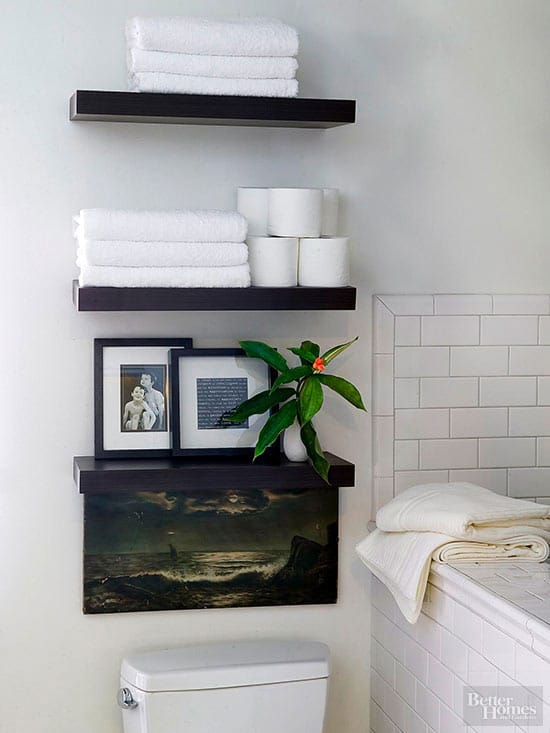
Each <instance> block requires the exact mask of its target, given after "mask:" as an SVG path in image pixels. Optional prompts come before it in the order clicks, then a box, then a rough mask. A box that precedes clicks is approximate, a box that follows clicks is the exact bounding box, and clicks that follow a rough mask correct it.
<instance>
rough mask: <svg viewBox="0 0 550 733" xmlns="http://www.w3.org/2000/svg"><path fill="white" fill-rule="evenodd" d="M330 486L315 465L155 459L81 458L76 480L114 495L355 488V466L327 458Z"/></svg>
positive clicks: (85, 489)
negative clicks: (195, 491) (156, 492)
mask: <svg viewBox="0 0 550 733" xmlns="http://www.w3.org/2000/svg"><path fill="white" fill-rule="evenodd" d="M326 457H327V459H328V461H329V463H330V473H329V478H330V486H328V485H327V484H326V483H325V482H324V481H323V479H322V478H320V476H318V475H317V474H316V473H315V471H314V470H313V469H312V467H311V466H310V465H309V463H291V462H290V461H287V460H286V459H285V458H284V457H282V460H281V463H280V464H269V463H252V462H251V461H249V460H247V461H244V460H242V459H233V458H217V459H215V460H207V459H203V460H199V459H192V460H187V459H175V458H167V459H161V458H153V459H150V460H145V459H144V460H135V459H134V460H101V461H99V460H96V459H95V458H94V457H93V456H76V458H75V459H74V465H73V474H74V480H75V483H76V485H77V486H78V490H79V491H80V493H81V494H104V493H109V492H114V491H186V490H195V489H201V490H202V489H207V490H208V489H212V490H215V489H236V488H238V489H303V488H311V489H313V488H317V487H318V488H331V487H332V488H336V487H343V486H353V485H354V482H355V466H354V465H353V463H349V462H348V461H345V460H344V459H343V458H338V456H334V455H332V453H326Z"/></svg>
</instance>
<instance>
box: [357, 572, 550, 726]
mask: <svg viewBox="0 0 550 733" xmlns="http://www.w3.org/2000/svg"><path fill="white" fill-rule="evenodd" d="M468 568H472V570H471V572H472V573H473V574H475V572H476V571H477V570H479V568H478V567H477V566H468ZM449 570H450V571H451V572H455V574H456V571H452V570H451V569H449ZM492 572H493V573H494V571H492ZM520 572H521V568H518V574H519V573H520ZM546 572H548V571H546ZM457 575H458V574H457ZM430 579H431V581H432V582H431V583H430V584H429V585H428V591H427V595H426V600H425V603H424V606H423V612H422V614H421V616H420V619H419V620H418V622H417V623H416V624H415V625H412V626H411V625H409V624H406V623H403V621H402V617H401V616H400V612H399V610H398V608H397V606H396V604H395V602H394V601H393V599H392V597H391V595H390V594H389V592H388V590H387V589H386V587H385V586H384V585H382V583H380V582H379V581H378V580H377V579H376V578H374V577H373V578H372V602H373V617H372V647H373V662H372V669H371V698H372V700H371V705H372V707H371V710H372V714H371V731H372V732H373V733H386V731H391V732H392V733H416V731H419V732H420V731H421V732H422V733H430V732H431V733H455V731H456V732H459V733H479V730H485V727H483V728H482V729H478V728H472V727H469V726H468V725H467V723H465V722H464V720H463V695H464V688H465V686H468V685H471V686H472V687H474V688H477V687H480V686H485V685H491V686H494V687H495V688H496V689H498V688H501V687H503V686H516V685H522V686H524V687H538V688H540V687H542V697H543V699H539V698H538V697H537V696H536V695H534V697H533V701H534V702H536V704H537V705H539V706H540V707H541V708H543V710H544V713H543V718H544V724H543V725H542V726H539V727H537V726H533V725H531V726H529V724H528V723H525V726H524V727H523V726H522V727H518V726H514V725H506V726H503V727H502V728H501V727H498V726H496V727H495V726H491V727H489V728H487V730H488V731H489V730H490V731H495V732H497V731H500V730H502V731H507V732H508V733H534V732H535V731H536V732H537V733H543V731H544V732H546V733H547V731H548V730H549V729H550V705H549V703H550V662H549V660H548V647H547V646H545V641H546V639H547V638H548V629H547V627H546V629H542V633H537V629H540V628H541V627H540V624H539V626H537V624H538V623H539V622H537V621H536V620H535V619H533V618H530V617H529V616H528V615H527V614H525V613H521V612H517V614H515V611H514V608H513V607H512V606H510V605H509V604H507V605H506V608H504V607H502V610H503V614H502V616H503V617H505V616H508V623H509V627H508V628H509V633H508V631H507V630H506V629H505V619H504V618H501V616H500V614H499V613H498V611H499V608H500V607H501V604H502V603H506V602H505V601H501V600H500V599H498V598H496V597H494V596H492V595H491V593H490V592H489V591H484V593H485V597H482V595H479V591H478V590H477V587H476V586H474V585H473V584H472V581H470V579H469V578H464V585H463V586H462V590H460V589H459V587H458V586H455V587H454V588H453V589H450V591H449V594H446V593H444V592H442V591H441V590H440V589H439V588H437V587H436V586H435V585H433V584H432V583H438V582H440V580H441V579H438V577H437V576H435V577H434V576H433V575H432V576H430ZM507 579H508V580H510V577H508V578H507ZM512 580H513V581H514V582H515V581H516V580H517V579H516V578H512ZM509 585H510V583H509ZM455 591H458V592H455ZM471 591H473V592H474V593H476V594H478V596H479V598H478V601H479V603H478V604H476V602H475V601H470V592H471ZM484 603H485V604H486V605H485V606H484ZM467 604H468V605H471V606H472V608H473V609H475V610H471V609H470V608H468V607H467ZM484 608H486V609H488V611H489V614H491V613H492V615H493V616H494V620H492V619H488V618H487V617H486V616H487V615H488V614H486V613H485V612H484V610H483V609H484ZM514 614H515V615H514ZM510 619H513V621H512V622H510V621H509V620H510ZM519 639H521V641H520V640H519ZM537 644H539V646H540V651H539V649H538V648H537ZM535 649H536V650H537V651H535ZM496 689H495V694H496Z"/></svg>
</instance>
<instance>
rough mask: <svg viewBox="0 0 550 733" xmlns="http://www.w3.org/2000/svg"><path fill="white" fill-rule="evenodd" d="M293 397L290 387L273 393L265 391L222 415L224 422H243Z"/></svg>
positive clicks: (293, 393) (293, 392)
mask: <svg viewBox="0 0 550 733" xmlns="http://www.w3.org/2000/svg"><path fill="white" fill-rule="evenodd" d="M294 395H295V391H294V390H293V389H291V388H290V387H283V388H282V389H276V390H275V391H274V392H271V391H270V390H265V392H259V393H258V394H256V395H254V397H251V398H250V399H249V400H246V401H245V402H241V404H240V405H238V406H237V407H236V408H235V409H234V410H233V411H232V412H230V413H229V414H227V415H224V417H225V419H226V420H230V421H231V422H236V423H239V422H243V421H244V420H246V419H247V418H248V417H250V416H251V415H261V414H262V413H264V412H267V411H268V410H270V409H271V408H272V407H274V406H275V405H277V404H278V403H279V402H286V400H288V399H289V398H290V397H293V396H294Z"/></svg>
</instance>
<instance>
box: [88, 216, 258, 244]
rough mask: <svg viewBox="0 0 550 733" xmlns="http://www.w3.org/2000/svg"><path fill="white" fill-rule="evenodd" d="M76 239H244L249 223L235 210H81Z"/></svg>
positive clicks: (225, 240)
mask: <svg viewBox="0 0 550 733" xmlns="http://www.w3.org/2000/svg"><path fill="white" fill-rule="evenodd" d="M73 222H74V223H75V224H76V226H75V227H74V229H73V233H74V236H75V237H77V238H78V239H80V238H82V239H93V240H109V241H110V240H115V241H136V242H244V240H245V239H246V232H247V228H248V224H247V221H246V219H245V218H244V216H242V215H241V214H239V212H238V211H216V210H213V209H212V210H210V209H204V210H199V209H197V210H195V211H185V210H183V211H129V210H126V209H82V210H81V212H80V214H79V215H78V217H76V218H74V217H73Z"/></svg>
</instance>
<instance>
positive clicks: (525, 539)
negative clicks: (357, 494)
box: [356, 528, 549, 624]
mask: <svg viewBox="0 0 550 733" xmlns="http://www.w3.org/2000/svg"><path fill="white" fill-rule="evenodd" d="M548 539H549V533H548V532H547V531H545V530H543V529H535V530H532V529H531V530H530V529H525V531H524V530H523V528H520V530H519V531H518V532H517V534H515V535H512V536H510V537H509V538H508V539H507V540H505V541H502V542H472V541H464V540H456V539H455V538H454V537H451V536H449V535H445V534H440V533H438V532H382V531H381V530H380V529H375V530H374V532H371V533H370V534H369V535H368V537H366V538H365V539H364V540H363V541H362V542H360V543H359V544H358V545H357V547H356V550H357V554H358V555H359V557H360V558H361V560H362V561H363V562H364V563H365V565H366V566H367V567H368V568H369V570H370V571H371V572H372V573H373V574H374V575H376V577H377V578H378V579H379V580H380V581H381V582H382V583H384V585H385V586H386V587H387V588H388V589H389V591H390V592H391V593H392V595H393V597H394V598H395V600H396V603H397V605H398V606H399V608H400V610H401V613H402V614H403V616H404V617H405V618H406V619H407V621H408V622H409V623H411V624H414V623H416V621H417V620H418V617H419V616H420V611H421V610H422V603H423V601H424V594H425V592H426V585H427V583H428V575H429V573H430V566H431V564H432V560H433V561H435V562H439V563H450V564H460V563H465V562H466V563H468V562H470V563H472V562H491V563H494V562H518V561H522V562H525V561H530V562H543V561H544V560H546V558H547V557H548Z"/></svg>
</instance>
